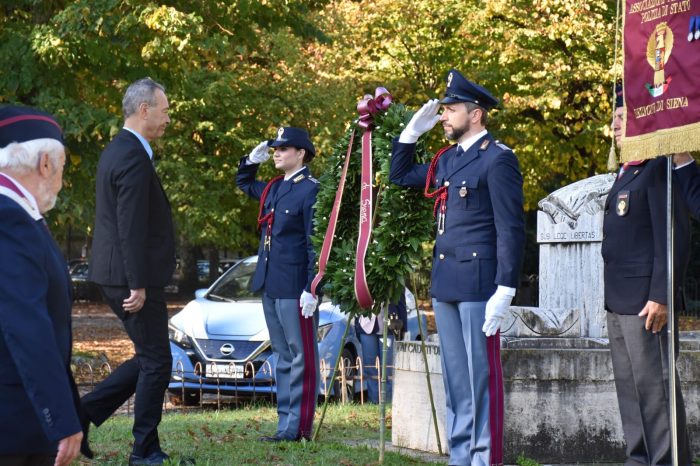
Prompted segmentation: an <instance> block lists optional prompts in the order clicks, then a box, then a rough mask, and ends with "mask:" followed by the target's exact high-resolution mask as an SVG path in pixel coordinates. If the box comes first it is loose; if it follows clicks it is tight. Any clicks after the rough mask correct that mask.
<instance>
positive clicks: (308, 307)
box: [299, 291, 318, 319]
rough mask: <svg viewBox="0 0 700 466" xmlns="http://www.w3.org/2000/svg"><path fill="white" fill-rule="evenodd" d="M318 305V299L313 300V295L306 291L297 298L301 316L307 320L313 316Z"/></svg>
mask: <svg viewBox="0 0 700 466" xmlns="http://www.w3.org/2000/svg"><path fill="white" fill-rule="evenodd" d="M317 304H318V299H316V298H314V295H312V294H311V293H309V292H308V291H303V292H302V293H301V297H300V298H299V305H300V306H301V315H303V316H304V317H306V318H307V319H308V318H309V317H311V316H313V315H314V312H316V305H317Z"/></svg>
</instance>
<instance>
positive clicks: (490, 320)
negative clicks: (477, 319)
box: [481, 285, 515, 337]
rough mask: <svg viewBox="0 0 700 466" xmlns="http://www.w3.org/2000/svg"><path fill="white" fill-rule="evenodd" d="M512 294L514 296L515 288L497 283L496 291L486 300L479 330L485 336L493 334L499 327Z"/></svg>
mask: <svg viewBox="0 0 700 466" xmlns="http://www.w3.org/2000/svg"><path fill="white" fill-rule="evenodd" d="M513 296H515V288H510V287H507V286H501V285H498V288H496V292H495V293H494V294H493V296H491V297H490V298H489V300H488V301H487V302H486V313H485V315H486V319H485V321H484V326H483V327H481V330H482V331H483V332H484V333H485V334H486V336H487V337H490V336H492V335H495V334H496V332H498V331H499V330H500V329H501V323H502V322H503V319H504V318H505V316H506V312H508V308H509V307H510V302H511V301H512V300H513Z"/></svg>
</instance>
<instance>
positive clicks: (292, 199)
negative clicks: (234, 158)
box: [236, 157, 318, 299]
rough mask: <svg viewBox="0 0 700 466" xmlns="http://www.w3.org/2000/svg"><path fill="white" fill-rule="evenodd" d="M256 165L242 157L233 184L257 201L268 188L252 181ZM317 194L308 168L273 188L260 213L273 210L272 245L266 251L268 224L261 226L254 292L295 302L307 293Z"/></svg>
mask: <svg viewBox="0 0 700 466" xmlns="http://www.w3.org/2000/svg"><path fill="white" fill-rule="evenodd" d="M259 166H260V165H259V164H250V165H247V164H246V157H244V158H243V159H241V163H240V164H239V166H238V174H237V175H236V185H237V186H238V187H239V188H240V189H241V190H242V191H243V192H244V193H246V194H247V195H248V196H250V197H252V198H253V199H257V200H260V197H261V196H262V192H263V190H264V189H265V186H266V185H267V183H264V182H262V181H256V180H255V175H256V173H257V171H258V167H259ZM317 193H318V181H317V180H316V179H315V178H313V177H312V176H311V174H310V173H309V168H308V167H304V169H303V170H302V171H301V172H299V173H298V174H296V175H294V176H293V177H292V178H291V179H289V180H287V181H284V180H280V181H278V182H276V183H275V184H273V185H272V188H271V189H270V191H269V193H268V195H267V197H266V200H265V206H264V210H263V215H264V214H267V213H268V212H270V211H271V210H272V209H274V210H275V217H274V222H273V224H272V243H271V246H270V249H269V250H266V249H265V247H264V246H265V230H266V225H267V224H264V225H263V227H262V229H261V232H260V245H259V247H258V265H257V267H256V269H255V275H254V276H253V280H252V282H251V289H252V290H253V291H258V290H261V289H264V290H265V293H267V295H268V296H270V297H271V298H290V299H298V298H299V296H301V292H302V291H304V290H306V291H309V292H310V290H311V282H312V281H313V278H314V276H315V270H316V254H315V252H314V248H313V245H312V244H311V235H312V234H313V218H314V213H313V212H314V211H313V206H314V204H315V203H316V194H317Z"/></svg>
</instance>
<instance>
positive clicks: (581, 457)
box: [392, 334, 700, 464]
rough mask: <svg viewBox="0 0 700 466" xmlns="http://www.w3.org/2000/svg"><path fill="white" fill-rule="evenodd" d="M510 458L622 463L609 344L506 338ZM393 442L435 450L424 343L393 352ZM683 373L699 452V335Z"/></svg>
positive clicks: (438, 374) (440, 405) (684, 353)
mask: <svg viewBox="0 0 700 466" xmlns="http://www.w3.org/2000/svg"><path fill="white" fill-rule="evenodd" d="M426 346H427V350H428V365H429V367H430V380H431V384H432V389H433V396H434V398H435V408H436V412H437V417H438V428H439V432H440V440H441V442H442V448H443V453H446V452H447V451H448V447H447V443H448V442H447V438H446V437H445V432H444V429H445V391H444V387H443V383H442V367H441V365H440V359H439V358H440V348H439V346H438V345H437V344H435V343H427V344H426ZM501 359H502V361H503V377H504V385H505V413H506V414H505V426H504V455H505V457H504V460H505V462H506V463H508V464H515V463H516V460H517V457H518V455H520V454H524V455H525V456H526V457H529V458H533V459H535V460H537V461H538V462H540V463H597V462H622V461H624V439H623V436H622V426H621V424H620V415H619V412H618V407H617V395H616V393H615V381H614V380H613V375H612V362H611V359H610V350H609V349H608V348H607V340H606V339H595V338H504V339H503V340H502V349H501ZM394 364H395V372H394V376H395V379H394V397H393V404H392V443H393V444H394V445H396V446H399V447H405V448H413V449H416V450H424V451H431V452H437V451H438V450H437V443H436V440H435V431H434V428H433V420H432V414H431V411H430V402H429V398H428V388H427V382H426V377H425V365H424V363H423V357H422V355H421V352H420V343H416V342H399V343H397V345H396V348H395V353H394ZM678 371H679V373H680V378H681V382H682V390H683V396H684V398H685V400H686V413H687V419H688V429H689V434H690V438H691V443H692V445H693V451H694V452H698V451H700V403H698V400H700V335H692V334H685V335H683V337H682V340H681V355H680V358H679V360H678Z"/></svg>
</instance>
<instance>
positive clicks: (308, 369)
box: [299, 307, 316, 439]
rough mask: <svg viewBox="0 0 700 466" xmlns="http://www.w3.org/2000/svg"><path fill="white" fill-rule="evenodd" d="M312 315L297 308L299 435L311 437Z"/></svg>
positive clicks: (313, 397) (313, 400) (313, 406)
mask: <svg viewBox="0 0 700 466" xmlns="http://www.w3.org/2000/svg"><path fill="white" fill-rule="evenodd" d="M313 319H314V317H313V316H311V317H309V318H306V317H304V316H302V315H301V307H300V308H299V327H300V328H301V341H302V348H303V351H304V378H303V381H304V382H303V387H302V391H301V413H300V415H299V437H304V438H307V439H310V438H311V428H312V426H313V423H314V414H315V411H316V367H315V364H316V358H315V354H316V352H315V351H314V346H313V345H315V344H316V339H315V338H314V334H313V333H314V325H313V324H314V320H313Z"/></svg>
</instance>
